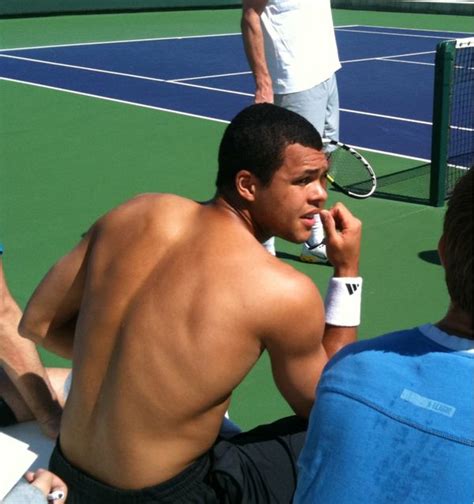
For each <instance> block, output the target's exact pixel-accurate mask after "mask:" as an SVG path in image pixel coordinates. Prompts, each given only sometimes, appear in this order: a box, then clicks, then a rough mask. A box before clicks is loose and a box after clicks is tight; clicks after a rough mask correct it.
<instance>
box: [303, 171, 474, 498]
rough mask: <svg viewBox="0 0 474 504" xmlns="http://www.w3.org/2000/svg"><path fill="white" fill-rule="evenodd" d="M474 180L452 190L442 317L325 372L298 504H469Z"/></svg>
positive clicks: (348, 352)
mask: <svg viewBox="0 0 474 504" xmlns="http://www.w3.org/2000/svg"><path fill="white" fill-rule="evenodd" d="M473 176H474V174H473V170H472V169H471V170H470V171H468V173H467V174H466V175H465V176H464V177H463V178H462V179H461V180H460V181H459V183H458V184H457V186H456V188H455V190H454V193H453V195H452V197H451V200H450V201H449V204H448V209H447V212H446V216H445V220H444V229H443V234H442V237H441V239H440V241H439V255H440V259H441V262H442V264H443V267H444V269H445V278H446V284H447V287H448V291H449V294H450V299H451V303H450V306H449V308H448V311H447V313H446V315H445V316H444V317H443V318H442V319H441V320H440V321H439V322H437V323H436V324H425V325H422V326H420V327H416V328H413V329H408V330H403V331H398V332H395V333H391V334H387V335H384V336H381V337H379V338H375V339H372V340H366V341H361V342H358V343H354V344H352V345H349V346H347V347H345V348H343V349H342V350H341V351H340V352H338V353H337V354H336V355H335V357H334V358H333V359H332V360H331V361H330V362H329V363H328V364H327V366H326V368H325V370H324V373H323V375H322V378H321V381H320V383H319V386H318V388H317V391H316V396H317V400H316V402H315V404H314V406H313V409H312V412H311V416H310V424H309V429H308V434H307V438H306V442H305V446H304V448H303V451H302V453H301V455H300V458H299V460H298V484H297V490H296V493H295V499H294V502H295V504H303V503H304V504H306V503H316V502H317V503H318V504H335V503H337V504H357V503H376V504H385V503H387V504H388V503H403V504H411V503H413V504H425V503H426V504H428V503H429V504H437V503H439V504H446V503H459V504H461V503H463V504H464V503H472V502H473V501H474V485H473V474H474V467H473V466H474V394H473V377H474V339H473V329H472V290H473V283H472V278H473V277H472V256H473V253H472V235H473V218H472V217H473V197H472V195H473Z"/></svg>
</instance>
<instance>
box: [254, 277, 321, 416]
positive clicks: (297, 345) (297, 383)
mask: <svg viewBox="0 0 474 504" xmlns="http://www.w3.org/2000/svg"><path fill="white" fill-rule="evenodd" d="M280 288H281V290H282V292H286V295H285V296H284V299H282V300H281V303H280V304H281V306H278V305H277V303H274V304H275V305H276V312H275V313H274V314H273V317H274V323H275V328H274V331H273V332H272V333H271V334H269V335H268V336H267V337H266V338H264V340H263V342H264V345H265V348H266V350H267V351H268V354H269V356H270V360H271V365H272V373H273V379H274V381H275V384H276V386H277V387H278V390H279V391H280V393H281V394H282V396H283V397H284V398H285V400H286V402H287V403H288V404H289V405H290V407H291V408H292V409H293V411H294V412H295V413H296V414H297V415H299V416H301V417H303V418H308V416H309V413H310V411H311V407H312V406H313V402H314V398H315V389H316V385H317V383H318V381H319V377H320V376H321V373H322V371H323V369H324V366H325V365H326V363H327V361H328V357H327V354H326V350H325V348H324V346H323V344H322V341H323V333H324V305H323V302H322V299H321V296H320V294H319V292H318V289H317V288H316V286H315V285H314V283H313V282H312V281H311V279H310V278H308V277H303V278H302V279H301V278H300V280H299V281H298V282H295V283H294V285H291V284H286V285H281V286H280ZM282 298H283V296H282Z"/></svg>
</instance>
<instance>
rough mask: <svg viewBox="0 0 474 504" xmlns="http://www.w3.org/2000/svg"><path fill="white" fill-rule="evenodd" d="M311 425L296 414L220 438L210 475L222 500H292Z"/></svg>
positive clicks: (265, 503)
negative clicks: (298, 461)
mask: <svg viewBox="0 0 474 504" xmlns="http://www.w3.org/2000/svg"><path fill="white" fill-rule="evenodd" d="M307 428H308V422H307V421H306V420H303V419H301V418H299V417H296V416H292V417H288V418H282V419H281V420H278V421H276V422H274V423H271V424H268V425H261V426H259V427H256V428H255V429H252V430H251V431H248V432H243V433H241V434H238V435H237V436H234V437H233V438H231V439H226V440H224V439H222V440H219V441H218V442H217V443H216V444H215V446H214V448H213V450H212V455H213V457H212V458H213V460H212V469H211V475H210V482H211V484H212V486H213V487H214V489H215V491H216V493H217V495H218V498H219V502H220V503H225V504H230V503H232V504H234V503H235V504H237V503H239V504H240V503H243V504H257V503H258V504H285V503H286V504H288V503H291V502H292V499H293V494H294V492H295V489H296V476H297V468H296V462H297V460H298V456H299V454H300V452H301V449H302V448H303V444H304V440H305V437H306V430H307Z"/></svg>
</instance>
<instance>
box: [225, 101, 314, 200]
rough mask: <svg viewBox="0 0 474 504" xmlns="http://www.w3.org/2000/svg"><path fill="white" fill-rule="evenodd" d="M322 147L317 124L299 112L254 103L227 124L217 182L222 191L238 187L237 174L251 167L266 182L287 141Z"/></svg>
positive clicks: (274, 168) (267, 182)
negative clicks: (314, 124)
mask: <svg viewBox="0 0 474 504" xmlns="http://www.w3.org/2000/svg"><path fill="white" fill-rule="evenodd" d="M296 143H298V144H301V145H303V146H304V147H311V148H313V149H316V150H321V149H322V148H323V145H322V141H321V136H320V135H319V133H318V132H317V131H316V128H315V127H314V126H313V125H312V124H311V123H310V122H309V121H307V120H306V119H305V118H303V117H302V116H300V115H299V114H297V113H295V112H292V111H290V110H286V109H284V108H282V107H278V106H276V105H271V104H269V103H260V104H256V105H251V106H249V107H247V108H245V109H243V110H242V111H241V112H239V113H238V114H237V115H236V116H235V117H234V119H233V120H232V122H231V123H230V124H229V125H228V126H227V129H226V130H225V132H224V136H223V137H222V141H221V144H220V147H219V169H218V173H217V180H216V186H217V189H218V190H219V192H224V191H229V190H230V191H233V190H234V189H235V176H236V174H237V173H238V172H239V171H240V170H248V171H250V172H251V173H253V174H254V175H255V176H257V177H258V179H259V180H260V182H262V184H263V185H267V184H269V183H270V181H271V179H272V177H273V174H274V173H275V172H276V171H277V170H278V168H280V167H281V166H282V164H283V159H284V151H285V149H286V147H287V146H288V145H291V144H296Z"/></svg>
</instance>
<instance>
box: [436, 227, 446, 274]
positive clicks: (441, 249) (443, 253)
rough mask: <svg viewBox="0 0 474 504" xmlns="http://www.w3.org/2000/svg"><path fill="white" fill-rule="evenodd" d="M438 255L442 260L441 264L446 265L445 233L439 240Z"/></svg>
mask: <svg viewBox="0 0 474 504" xmlns="http://www.w3.org/2000/svg"><path fill="white" fill-rule="evenodd" d="M438 255H439V260H440V261H441V264H442V265H443V267H444V260H445V257H446V238H445V237H444V234H443V235H441V238H440V239H439V242H438Z"/></svg>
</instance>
